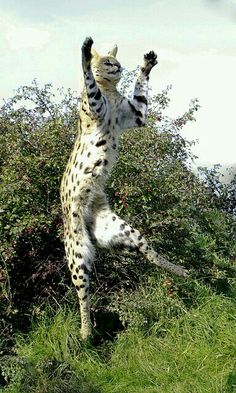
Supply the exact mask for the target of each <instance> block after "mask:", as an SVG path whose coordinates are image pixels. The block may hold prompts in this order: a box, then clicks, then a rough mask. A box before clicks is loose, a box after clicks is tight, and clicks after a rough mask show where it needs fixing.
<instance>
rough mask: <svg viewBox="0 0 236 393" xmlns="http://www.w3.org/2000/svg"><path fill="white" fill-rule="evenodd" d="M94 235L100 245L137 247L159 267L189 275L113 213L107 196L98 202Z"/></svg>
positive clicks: (181, 274)
mask: <svg viewBox="0 0 236 393" xmlns="http://www.w3.org/2000/svg"><path fill="white" fill-rule="evenodd" d="M97 201H98V200H97ZM98 207H99V208H98ZM93 237H94V239H96V242H97V243H98V245H99V246H100V247H104V248H110V247H117V246H118V247H119V246H122V247H125V248H128V249H134V250H135V249H136V250H138V251H139V252H141V253H142V254H143V255H144V256H145V257H146V258H147V260H149V261H150V262H151V263H154V264H155V265H157V266H158V267H161V268H163V269H165V270H167V271H169V272H171V273H174V274H176V275H178V276H187V270H185V269H184V268H183V267H182V266H178V265H175V264H173V263H171V262H169V261H168V260H166V259H165V258H164V257H162V256H160V255H158V254H157V252H156V251H155V250H154V249H153V247H152V246H151V245H149V244H148V242H147V240H146V239H145V237H144V236H143V235H142V234H141V233H140V232H139V231H138V230H137V229H135V228H133V227H132V226H131V225H129V224H127V223H126V222H125V221H124V220H123V219H121V218H120V217H119V216H118V215H117V214H115V213H113V212H112V211H111V209H110V207H109V205H108V203H107V202H106V198H105V197H100V203H97V210H96V211H95V214H94V223H93Z"/></svg>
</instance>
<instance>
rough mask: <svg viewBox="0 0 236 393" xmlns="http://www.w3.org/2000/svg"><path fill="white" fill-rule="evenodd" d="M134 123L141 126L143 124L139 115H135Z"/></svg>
mask: <svg viewBox="0 0 236 393" xmlns="http://www.w3.org/2000/svg"><path fill="white" fill-rule="evenodd" d="M136 124H137V125H138V126H142V125H143V122H142V120H141V119H139V117H137V119H136Z"/></svg>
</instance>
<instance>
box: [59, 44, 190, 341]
mask: <svg viewBox="0 0 236 393" xmlns="http://www.w3.org/2000/svg"><path fill="white" fill-rule="evenodd" d="M92 44H93V40H92V38H91V37H88V38H86V39H85V41H84V43H83V46H82V68H83V74H84V82H85V85H84V90H83V93H82V101H81V107H80V113H79V127H78V137H77V139H76V141H75V144H74V148H73V151H72V153H71V156H70V159H69V162H68V164H67V167H66V170H65V173H64V175H63V179H62V183H61V201H62V210H63V218H64V244H65V251H66V257H67V262H68V266H69V269H70V271H71V276H72V281H73V283H74V285H75V287H76V290H77V293H78V297H79V303H80V312H81V335H82V338H84V339H86V338H87V337H88V336H89V335H90V334H91V322H90V306H89V274H90V272H91V269H92V265H93V261H94V259H95V245H96V244H97V245H99V246H100V247H106V248H109V247H115V246H119V245H122V246H125V247H127V248H132V249H137V250H138V251H140V252H141V253H142V254H143V255H144V256H145V257H146V258H147V259H148V260H149V261H150V262H153V263H155V264H156V265H157V266H159V267H162V268H164V269H166V270H168V271H170V272H172V273H175V274H177V275H179V276H185V275H186V270H185V269H184V268H182V267H181V266H177V265H174V264H172V263H170V262H168V261H166V260H165V259H164V258H163V257H161V256H159V255H157V253H156V251H154V249H153V248H152V247H151V246H150V245H148V243H147V241H146V239H145V238H144V237H143V236H142V235H141V234H140V232H139V231H138V230H137V229H134V228H133V227H132V226H131V225H129V224H127V223H126V222H125V221H124V220H123V219H122V218H120V217H118V216H117V214H115V213H113V212H112V210H111V208H110V206H109V204H108V201H107V198H106V195H105V193H104V187H105V184H106V181H107V179H108V176H109V173H110V171H111V169H112V167H113V165H114V163H115V161H116V159H117V155H118V146H119V136H120V133H121V130H124V129H128V128H132V127H141V126H143V125H144V124H145V121H146V115H147V93H148V79H149V74H150V71H151V69H152V68H153V67H154V66H155V65H156V64H157V56H156V54H155V53H154V52H153V51H151V52H149V53H147V54H145V55H144V62H143V65H142V66H141V68H140V74H139V76H138V78H137V81H136V84H135V88H134V94H133V98H132V99H131V100H129V99H127V98H125V97H123V96H122V95H121V94H120V93H119V92H118V91H117V89H116V86H117V83H118V82H119V80H120V78H121V73H122V67H121V65H120V63H119V61H118V60H117V59H116V54H117V46H115V47H114V48H113V49H112V50H111V51H110V52H109V53H108V55H107V56H100V55H99V54H98V53H97V52H96V51H95V50H94V49H93V48H92Z"/></svg>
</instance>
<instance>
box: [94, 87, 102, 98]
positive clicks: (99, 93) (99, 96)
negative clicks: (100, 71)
mask: <svg viewBox="0 0 236 393" xmlns="http://www.w3.org/2000/svg"><path fill="white" fill-rule="evenodd" d="M101 96H102V94H101V90H100V89H98V91H97V93H96V95H95V97H94V98H95V100H100V98H101Z"/></svg>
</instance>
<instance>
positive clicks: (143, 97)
mask: <svg viewBox="0 0 236 393" xmlns="http://www.w3.org/2000/svg"><path fill="white" fill-rule="evenodd" d="M134 99H135V100H136V101H138V102H142V104H145V105H147V99H146V97H145V96H134Z"/></svg>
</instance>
